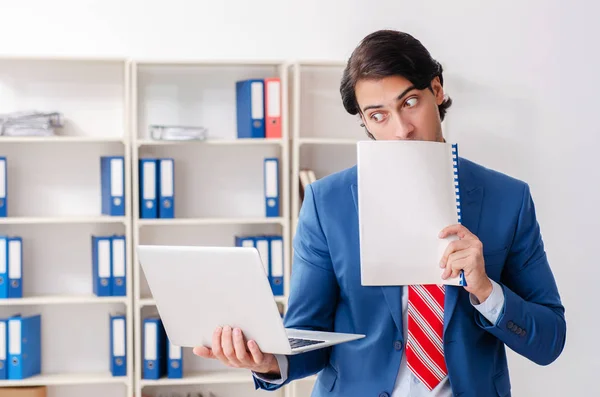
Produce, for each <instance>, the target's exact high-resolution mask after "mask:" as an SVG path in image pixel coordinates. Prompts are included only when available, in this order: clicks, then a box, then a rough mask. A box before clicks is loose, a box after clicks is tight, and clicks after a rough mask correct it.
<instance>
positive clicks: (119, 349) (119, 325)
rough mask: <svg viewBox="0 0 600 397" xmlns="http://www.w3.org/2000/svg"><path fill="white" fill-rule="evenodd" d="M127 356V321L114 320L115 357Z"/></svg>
mask: <svg viewBox="0 0 600 397" xmlns="http://www.w3.org/2000/svg"><path fill="white" fill-rule="evenodd" d="M124 355H125V319H123V318H116V319H114V320H113V356H115V357H123V356H124Z"/></svg>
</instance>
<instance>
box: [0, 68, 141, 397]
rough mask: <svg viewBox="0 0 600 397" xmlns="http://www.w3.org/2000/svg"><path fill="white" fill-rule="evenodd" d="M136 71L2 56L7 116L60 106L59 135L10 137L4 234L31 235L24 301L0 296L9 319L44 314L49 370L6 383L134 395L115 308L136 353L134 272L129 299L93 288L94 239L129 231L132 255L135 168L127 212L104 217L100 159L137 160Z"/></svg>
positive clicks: (1, 150)
mask: <svg viewBox="0 0 600 397" xmlns="http://www.w3.org/2000/svg"><path fill="white" fill-rule="evenodd" d="M129 77H130V76H129V68H128V65H127V62H126V61H125V60H124V59H102V58H97V59H85V58H78V59H74V58H73V59H72V58H36V57H21V58H11V57H4V58H0V113H1V114H5V113H10V112H16V111H28V110H35V111H45V112H51V111H57V112H60V113H61V114H62V116H63V119H64V127H63V128H60V129H58V130H57V131H56V135H54V136H0V156H5V157H6V159H7V178H8V181H7V182H8V183H7V185H8V186H7V192H8V195H9V199H8V216H7V217H5V218H0V235H8V236H19V237H21V238H22V241H23V256H22V263H23V271H22V285H23V297H22V298H11V299H0V317H2V318H6V317H9V316H11V315H14V314H17V313H21V314H23V315H24V316H27V315H33V314H41V345H42V348H41V350H42V353H41V356H42V363H41V374H39V375H36V376H32V377H30V378H26V379H23V380H0V387H3V386H33V385H45V386H48V387H49V389H50V390H49V393H51V394H53V395H61V396H70V395H81V394H83V393H85V394H86V395H90V396H98V397H99V396H105V395H113V396H131V395H132V394H133V392H132V391H133V362H132V360H128V361H127V376H123V377H113V376H112V375H111V373H110V367H109V362H110V340H109V327H110V324H109V314H112V313H117V312H119V313H124V314H125V315H126V318H127V322H126V338H127V355H128V357H132V356H133V343H132V336H133V318H132V314H133V312H132V304H131V294H132V283H131V280H132V275H131V272H130V270H129V269H130V267H127V273H126V277H127V281H128V282H127V295H126V296H118V297H116V296H110V297H97V296H95V295H94V294H93V290H92V263H91V258H92V255H91V236H92V235H108V234H123V235H125V236H126V247H125V248H126V254H127V258H130V256H131V247H132V236H131V220H130V219H131V216H130V213H131V205H130V199H131V192H130V179H131V175H130V172H129V167H127V166H126V167H125V173H124V176H125V198H126V202H125V208H126V214H125V216H123V217H110V216H103V215H101V194H100V191H101V188H100V157H101V156H105V155H121V156H124V157H125V164H128V163H129V162H130V158H129V156H130V153H131V150H130V139H129V135H128V131H129V127H128V125H127V122H128V118H127V114H128V111H129V110H128V103H129V87H130V85H129Z"/></svg>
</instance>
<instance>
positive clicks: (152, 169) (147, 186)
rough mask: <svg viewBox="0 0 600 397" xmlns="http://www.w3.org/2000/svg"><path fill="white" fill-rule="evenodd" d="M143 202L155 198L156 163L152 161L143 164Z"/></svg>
mask: <svg viewBox="0 0 600 397" xmlns="http://www.w3.org/2000/svg"><path fill="white" fill-rule="evenodd" d="M143 189H144V191H143V193H142V195H143V196H144V200H154V199H155V198H156V163H154V162H152V161H145V162H144V184H143Z"/></svg>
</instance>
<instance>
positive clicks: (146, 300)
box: [139, 296, 287, 307]
mask: <svg viewBox="0 0 600 397" xmlns="http://www.w3.org/2000/svg"><path fill="white" fill-rule="evenodd" d="M275 302H278V303H286V302H287V298H286V297H285V296H276V297H275ZM139 304H140V307H147V306H156V301H155V300H154V299H153V298H142V299H140V300H139Z"/></svg>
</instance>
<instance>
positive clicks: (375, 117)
mask: <svg viewBox="0 0 600 397" xmlns="http://www.w3.org/2000/svg"><path fill="white" fill-rule="evenodd" d="M371 118H372V119H373V120H375V121H377V122H380V121H382V120H383V114H381V113H373V114H372V115H371Z"/></svg>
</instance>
